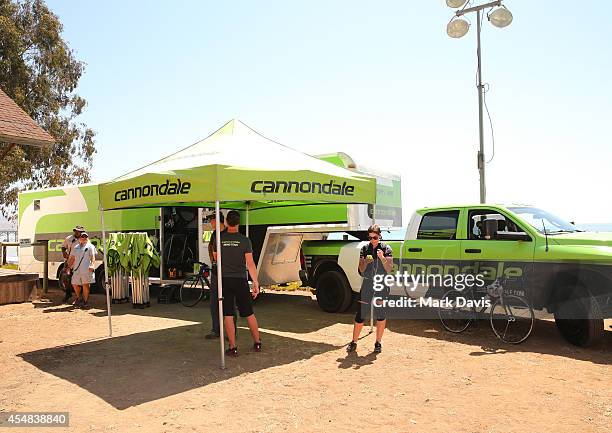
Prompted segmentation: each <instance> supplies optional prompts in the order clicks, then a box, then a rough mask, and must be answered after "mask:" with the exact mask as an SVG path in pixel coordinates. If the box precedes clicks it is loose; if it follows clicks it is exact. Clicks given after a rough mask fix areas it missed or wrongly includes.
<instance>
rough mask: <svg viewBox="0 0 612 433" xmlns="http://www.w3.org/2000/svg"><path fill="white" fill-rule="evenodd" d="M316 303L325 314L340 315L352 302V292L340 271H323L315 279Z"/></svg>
mask: <svg viewBox="0 0 612 433" xmlns="http://www.w3.org/2000/svg"><path fill="white" fill-rule="evenodd" d="M316 289H317V303H318V304H319V307H321V309H322V310H323V311H325V312H327V313H342V312H344V311H346V310H347V309H348V308H349V307H350V306H351V302H352V301H353V291H352V290H351V286H350V285H349V283H348V281H347V279H346V276H344V274H343V273H342V272H340V271H325V272H323V273H322V274H321V275H320V276H319V278H318V279H317V285H316Z"/></svg>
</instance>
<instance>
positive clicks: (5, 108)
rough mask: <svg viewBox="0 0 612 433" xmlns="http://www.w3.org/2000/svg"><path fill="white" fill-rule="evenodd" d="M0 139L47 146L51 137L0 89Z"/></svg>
mask: <svg viewBox="0 0 612 433" xmlns="http://www.w3.org/2000/svg"><path fill="white" fill-rule="evenodd" d="M0 141H2V142H5V143H10V144H27V145H30V146H49V145H51V144H53V143H54V142H55V140H54V139H53V137H51V135H49V134H48V133H47V132H46V131H45V130H44V129H42V128H41V127H40V126H38V124H37V123H36V122H34V120H32V119H31V118H30V116H28V115H27V113H26V112H25V111H23V110H22V109H21V108H20V107H19V105H17V104H16V103H15V101H13V100H12V99H11V98H9V97H8V96H7V94H6V93H4V92H3V91H2V90H1V89H0Z"/></svg>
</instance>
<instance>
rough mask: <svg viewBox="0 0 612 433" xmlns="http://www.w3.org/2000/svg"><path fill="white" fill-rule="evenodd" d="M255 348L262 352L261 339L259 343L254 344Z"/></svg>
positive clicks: (256, 350)
mask: <svg viewBox="0 0 612 433" xmlns="http://www.w3.org/2000/svg"><path fill="white" fill-rule="evenodd" d="M253 350H254V351H255V352H261V340H259V343H254V344H253Z"/></svg>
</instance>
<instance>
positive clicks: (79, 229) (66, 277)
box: [60, 226, 85, 302]
mask: <svg viewBox="0 0 612 433" xmlns="http://www.w3.org/2000/svg"><path fill="white" fill-rule="evenodd" d="M84 231H85V228H83V226H76V227H75V228H73V229H72V234H71V235H69V236H67V237H66V239H64V243H63V244H62V255H63V256H64V267H63V268H62V275H61V276H60V282H61V283H63V284H64V290H65V291H66V295H65V296H64V300H63V302H68V301H69V300H70V298H71V297H72V285H71V284H70V276H71V274H72V270H71V269H70V266H69V265H68V259H69V258H70V254H71V253H72V249H73V248H74V247H75V246H77V244H78V242H79V237H81V233H83V232H84ZM60 286H61V284H60Z"/></svg>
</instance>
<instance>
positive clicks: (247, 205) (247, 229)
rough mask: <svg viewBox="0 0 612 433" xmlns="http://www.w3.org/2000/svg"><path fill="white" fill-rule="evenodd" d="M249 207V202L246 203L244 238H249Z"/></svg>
mask: <svg viewBox="0 0 612 433" xmlns="http://www.w3.org/2000/svg"><path fill="white" fill-rule="evenodd" d="M250 207H251V202H250V201H247V202H246V237H247V238H248V237H249V208H250Z"/></svg>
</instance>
